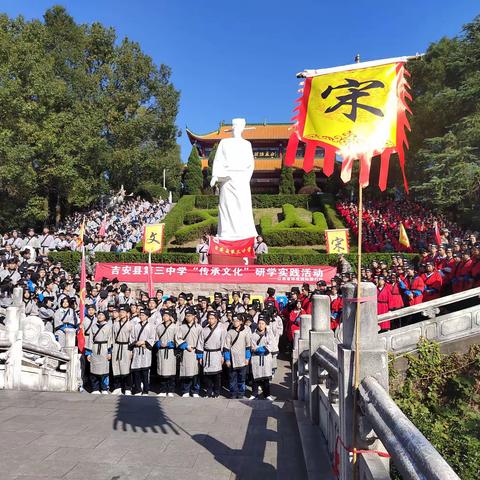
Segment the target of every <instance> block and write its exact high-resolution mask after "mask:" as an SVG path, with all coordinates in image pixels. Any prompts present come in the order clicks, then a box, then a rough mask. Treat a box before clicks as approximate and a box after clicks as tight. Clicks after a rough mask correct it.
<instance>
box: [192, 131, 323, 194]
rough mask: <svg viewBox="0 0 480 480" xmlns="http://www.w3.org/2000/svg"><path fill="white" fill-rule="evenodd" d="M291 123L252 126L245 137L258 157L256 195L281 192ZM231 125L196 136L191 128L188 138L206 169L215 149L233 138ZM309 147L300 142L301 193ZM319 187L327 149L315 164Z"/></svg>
mask: <svg viewBox="0 0 480 480" xmlns="http://www.w3.org/2000/svg"><path fill="white" fill-rule="evenodd" d="M291 126H292V124H291V123H249V124H247V128H246V129H245V130H244V132H243V134H242V136H243V138H245V139H246V140H249V141H250V142H251V143H252V148H253V155H254V157H255V169H254V172H253V175H252V181H251V190H252V193H278V187H279V184H280V170H281V168H282V164H283V156H284V155H285V150H286V148H287V143H288V139H289V137H290V135H291V130H290V128H291ZM231 128H232V125H231V124H224V123H222V124H220V126H219V128H218V129H217V130H214V131H213V132H210V133H205V134H198V133H193V132H192V131H191V130H189V129H188V128H187V129H186V130H187V135H188V138H189V139H190V142H191V144H192V145H194V146H196V147H197V149H198V153H199V155H200V158H201V160H202V168H204V169H205V168H207V166H208V156H209V154H210V152H211V151H212V149H213V148H214V146H215V145H216V144H218V142H220V140H222V139H223V138H229V137H231V136H232V133H231V131H230V130H231ZM304 151H305V145H304V144H303V143H302V142H300V145H299V147H298V150H297V159H296V160H295V165H294V166H295V170H294V172H293V177H294V181H295V187H296V190H297V192H298V190H299V189H300V188H301V186H302V178H303V170H301V166H302V163H303V154H304ZM314 167H315V172H316V176H317V184H320V183H323V181H324V179H325V176H324V175H323V174H322V173H321V169H322V167H323V150H322V149H318V150H317V153H316V155H315V161H314Z"/></svg>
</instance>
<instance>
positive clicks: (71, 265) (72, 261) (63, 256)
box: [48, 251, 82, 274]
mask: <svg viewBox="0 0 480 480" xmlns="http://www.w3.org/2000/svg"><path fill="white" fill-rule="evenodd" d="M48 258H49V260H50V261H51V262H53V263H57V262H60V263H61V264H62V267H63V268H64V269H65V270H66V271H67V272H69V273H73V274H76V273H78V272H79V271H80V261H81V260H82V255H81V253H80V252H68V251H67V252H49V254H48Z"/></svg>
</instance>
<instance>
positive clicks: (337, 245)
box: [331, 237, 345, 253]
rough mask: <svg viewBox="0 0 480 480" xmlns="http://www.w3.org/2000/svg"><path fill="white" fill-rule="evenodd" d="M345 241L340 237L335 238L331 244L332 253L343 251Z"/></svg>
mask: <svg viewBox="0 0 480 480" xmlns="http://www.w3.org/2000/svg"><path fill="white" fill-rule="evenodd" d="M344 241H345V239H344V238H342V237H335V238H334V239H333V240H332V242H331V244H332V251H333V252H336V253H341V252H343V251H344V250H345V248H344V247H343V245H342V244H343V242H344Z"/></svg>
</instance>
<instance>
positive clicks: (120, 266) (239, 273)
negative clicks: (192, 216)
mask: <svg viewBox="0 0 480 480" xmlns="http://www.w3.org/2000/svg"><path fill="white" fill-rule="evenodd" d="M336 273H337V269H336V268H335V267H328V266H325V267H324V266H307V265H288V266H286V265H247V266H243V265H242V266H237V265H191V264H175V263H172V264H168V263H152V275H153V281H154V282H155V283H266V284H268V283H272V284H273V283H283V284H292V285H297V284H301V283H316V282H318V281H319V280H325V281H326V282H327V283H328V282H329V281H330V280H331V279H332V278H333V277H334V276H335V274H336ZM102 278H107V279H109V280H112V279H113V278H117V279H118V280H119V281H120V282H126V283H136V282H137V283H148V263H97V265H96V267H95V281H96V282H99V281H100V280H102Z"/></svg>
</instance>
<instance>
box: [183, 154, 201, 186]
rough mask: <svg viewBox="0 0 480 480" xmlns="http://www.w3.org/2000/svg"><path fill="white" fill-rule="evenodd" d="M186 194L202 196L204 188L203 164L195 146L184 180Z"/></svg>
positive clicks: (189, 158)
mask: <svg viewBox="0 0 480 480" xmlns="http://www.w3.org/2000/svg"><path fill="white" fill-rule="evenodd" d="M183 183H184V186H185V193H186V194H188V195H200V194H201V193H202V186H203V173H202V162H201V160H200V157H199V155H198V150H197V147H196V146H195V145H193V146H192V150H191V152H190V156H189V157H188V161H187V171H186V172H185V177H184V180H183Z"/></svg>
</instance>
